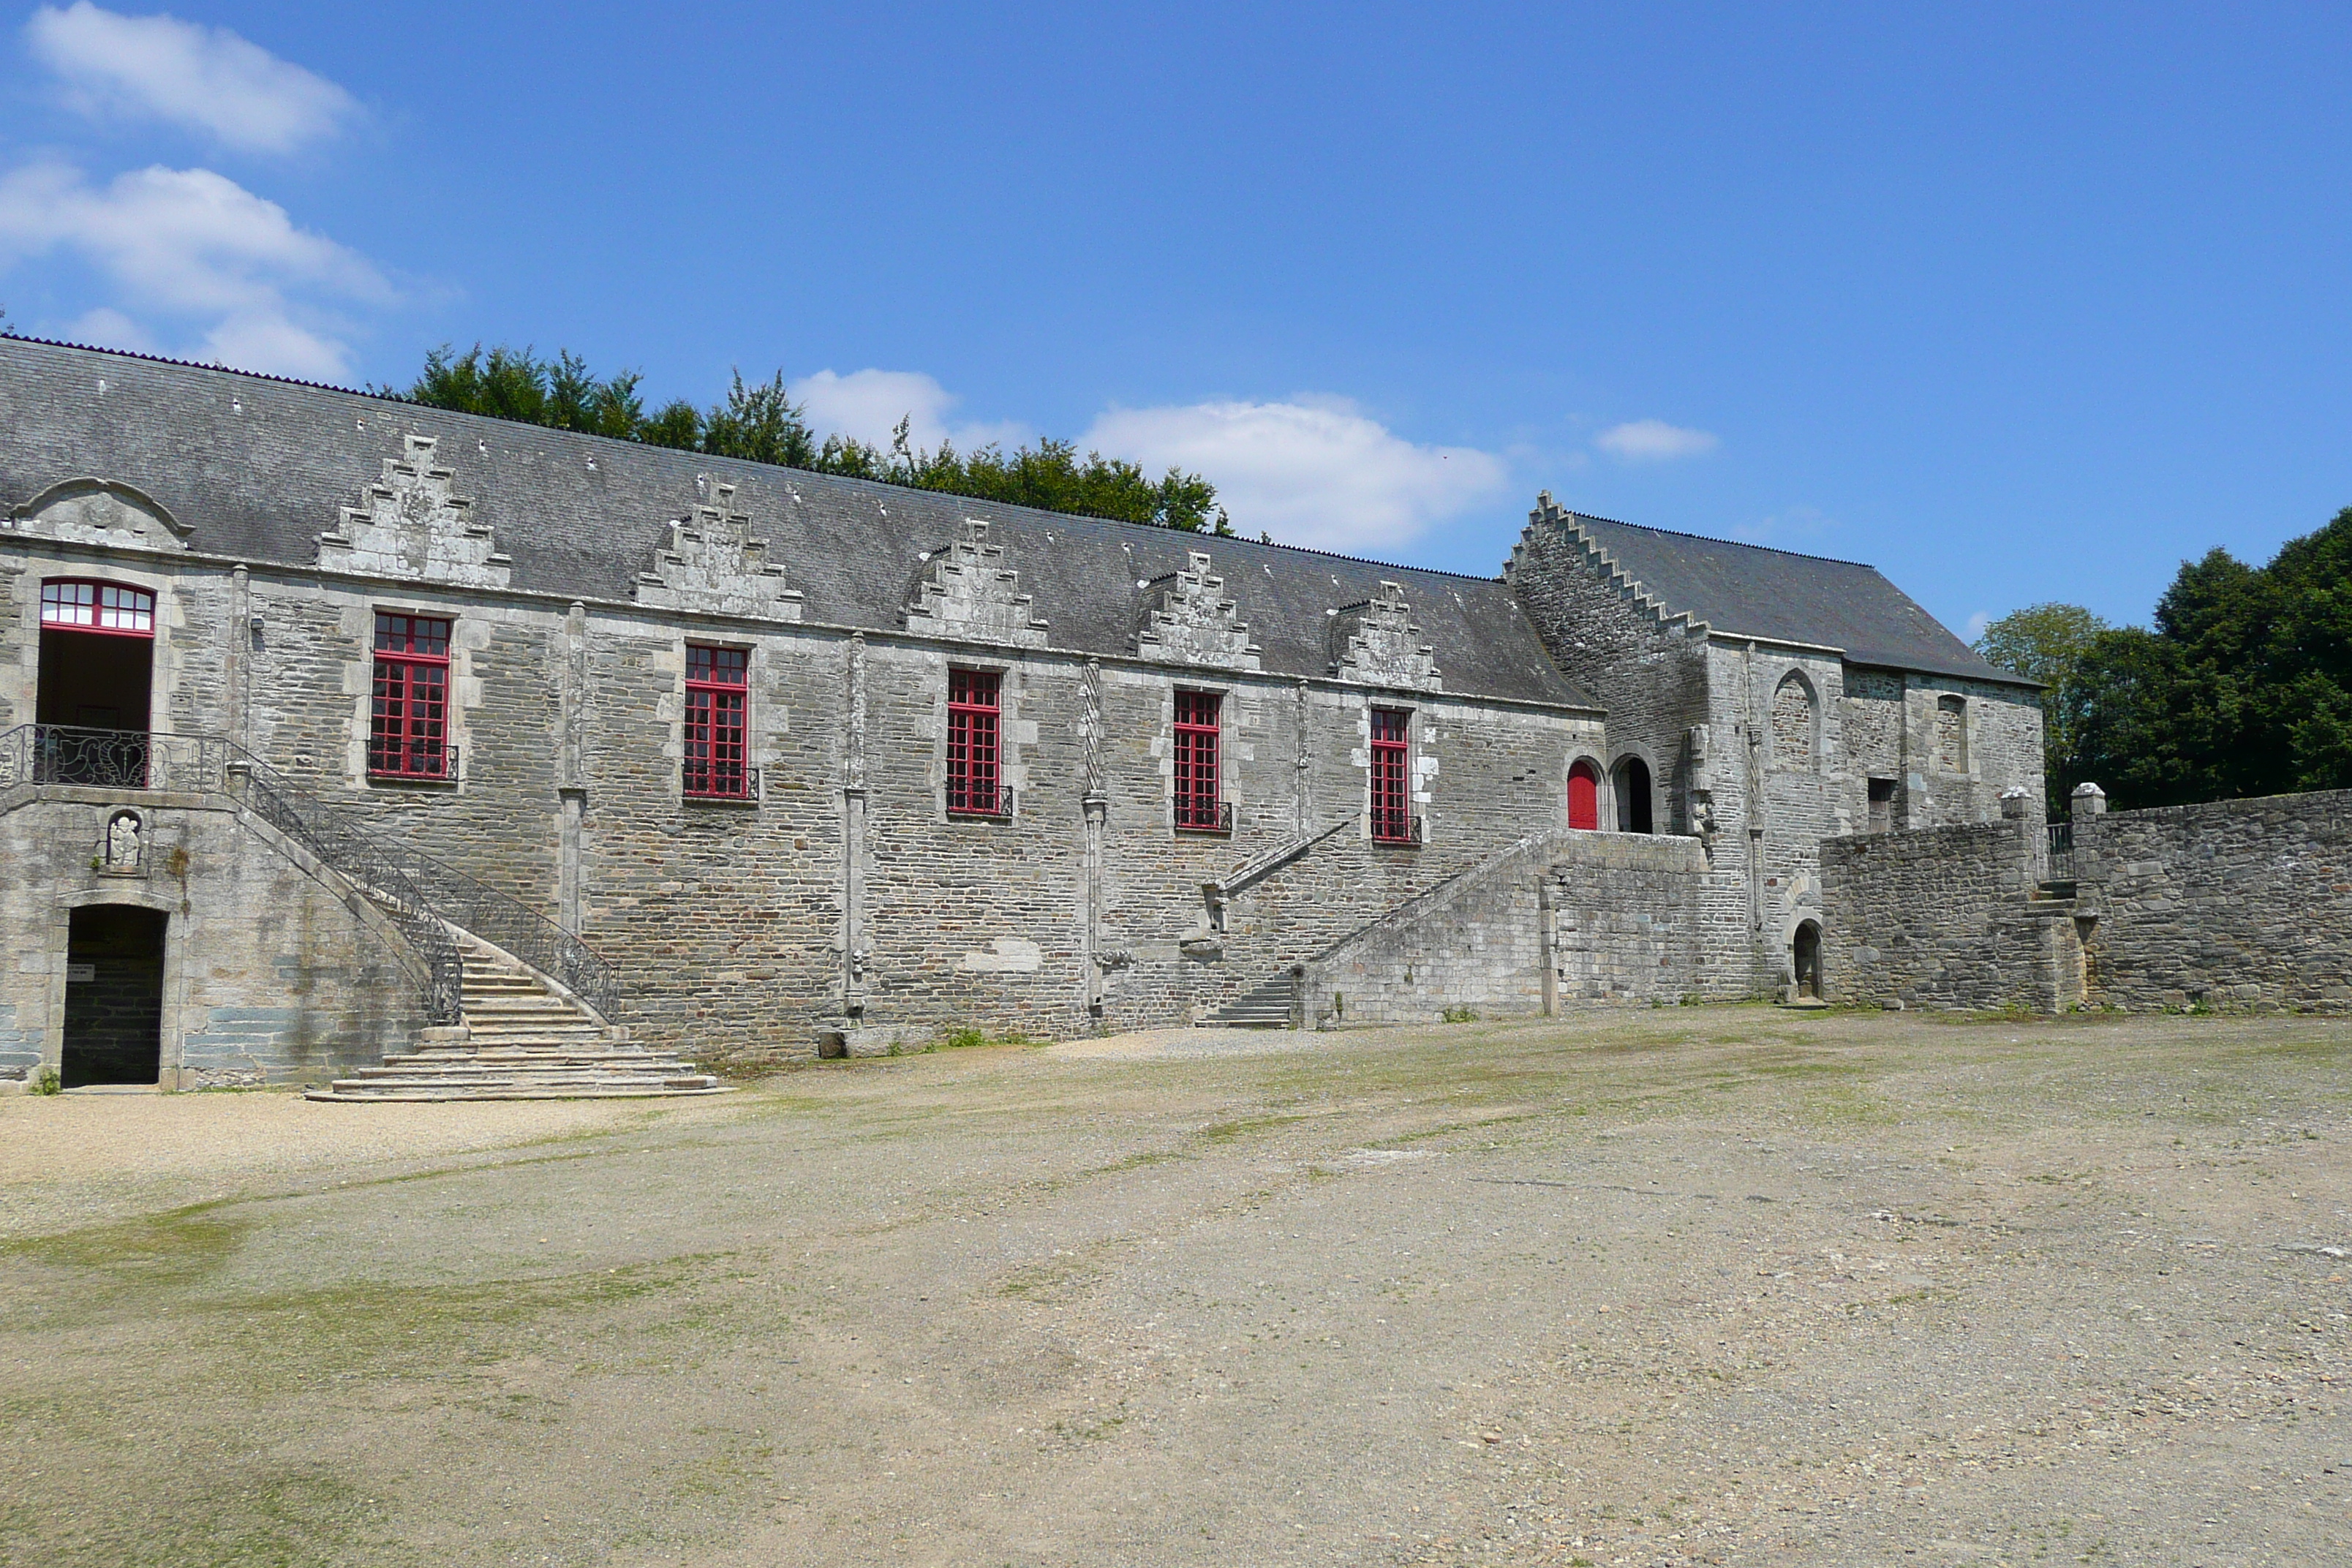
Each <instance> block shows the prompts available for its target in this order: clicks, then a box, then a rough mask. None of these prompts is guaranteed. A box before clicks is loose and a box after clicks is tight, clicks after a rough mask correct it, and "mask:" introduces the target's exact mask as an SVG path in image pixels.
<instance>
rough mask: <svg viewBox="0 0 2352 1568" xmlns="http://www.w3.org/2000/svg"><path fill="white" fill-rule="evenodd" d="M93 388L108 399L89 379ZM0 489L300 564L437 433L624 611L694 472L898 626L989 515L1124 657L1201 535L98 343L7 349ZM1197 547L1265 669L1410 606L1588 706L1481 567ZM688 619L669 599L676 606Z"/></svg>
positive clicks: (590, 590) (591, 591)
mask: <svg viewBox="0 0 2352 1568" xmlns="http://www.w3.org/2000/svg"><path fill="white" fill-rule="evenodd" d="M101 388H102V389H101ZM0 414H5V417H6V419H7V421H8V426H9V431H10V439H9V440H8V441H7V442H5V443H0V495H16V496H29V495H33V494H35V493H37V492H38V491H39V490H41V489H44V488H46V487H47V486H49V485H52V484H55V483H56V482H58V480H59V479H63V478H66V477H68V476H70V475H75V474H89V473H99V474H105V475H108V476H110V478H111V479H116V480H118V481H120V482H121V483H124V484H128V485H134V486H137V487H138V488H139V489H141V490H142V491H144V492H145V493H146V494H148V495H150V496H152V497H153V498H154V499H155V500H156V501H157V502H158V504H159V505H160V506H162V507H163V508H164V509H166V510H168V511H169V512H170V514H171V515H172V516H173V517H174V518H176V519H178V520H179V521H180V522H182V523H183V524H185V525H186V526H188V527H189V528H192V529H193V530H194V547H195V548H197V549H200V550H202V551H203V552H205V553H206V554H209V555H215V556H228V557H232V558H238V559H244V560H248V561H256V562H260V561H272V562H281V563H287V564H289V565H309V564H310V563H312V561H313V560H314V559H315V557H316V555H317V550H318V538H319V535H320V532H321V531H325V530H327V529H330V528H331V527H332V526H333V524H334V523H335V521H336V520H337V519H338V518H339V516H340V515H341V510H342V509H343V508H344V507H346V506H349V505H350V504H351V502H352V498H353V496H354V495H355V494H357V493H359V492H360V491H361V490H362V489H363V488H364V487H366V486H367V485H369V484H370V483H371V482H372V481H373V480H375V479H376V476H378V475H379V474H380V473H381V472H382V471H383V465H384V463H385V461H386V460H387V459H392V460H407V452H408V448H407V445H406V442H407V439H408V438H409V437H425V438H429V439H431V440H432V441H433V442H434V443H435V450H434V461H435V462H436V463H437V464H439V465H440V466H442V467H444V468H450V469H454V470H455V471H456V472H457V485H458V487H459V489H461V490H462V493H463V495H464V497H465V498H466V499H467V500H468V501H469V502H470V506H469V508H468V517H469V520H470V521H471V522H473V523H476V524H479V525H481V526H485V527H487V528H488V529H489V530H490V531H491V533H492V534H493V535H494V536H495V539H496V542H497V546H498V549H499V551H500V552H503V553H504V554H506V555H507V556H509V558H510V560H511V572H510V574H509V585H510V586H512V587H514V588H517V589H523V590H529V591H531V592H535V593H542V594H549V595H560V596H562V597H566V598H579V599H588V600H605V601H618V602H621V603H624V604H626V603H632V602H635V596H636V590H637V587H638V579H639V576H640V574H643V573H644V572H645V570H646V563H647V562H649V561H651V560H652V559H653V558H654V556H655V552H656V551H657V550H659V549H662V548H664V547H666V546H667V544H668V543H669V542H670V534H669V528H670V522H669V520H671V519H675V518H676V517H677V515H678V498H679V497H681V496H691V495H696V494H698V493H700V492H698V490H697V489H696V481H697V480H698V479H700V480H702V481H704V483H706V484H709V485H718V484H727V485H732V486H733V487H734V489H735V501H734V505H735V507H736V508H737V510H739V511H740V512H741V513H743V514H746V515H749V516H751V517H752V518H755V519H757V520H759V526H760V529H761V532H762V533H763V534H764V535H765V536H766V539H767V541H768V543H769V548H770V551H771V552H772V555H773V556H774V557H775V558H777V559H781V560H783V561H788V562H790V563H792V564H791V575H792V584H793V587H794V588H795V589H797V590H798V591H799V592H801V593H802V594H803V595H804V597H803V600H802V618H803V620H805V621H809V622H814V623H819V624H824V625H829V626H855V627H860V628H863V629H866V630H868V631H875V632H886V631H896V630H898V629H899V627H900V624H901V623H900V619H899V617H900V613H901V612H902V611H903V610H904V609H905V608H906V606H907V604H908V584H909V577H910V574H915V573H919V571H920V570H921V568H922V567H923V566H924V565H926V564H928V563H921V562H919V559H918V557H919V554H920V552H923V551H926V550H930V551H936V550H937V549H938V548H939V546H940V543H941V542H942V541H953V540H956V539H958V538H960V537H961V529H962V525H963V523H964V521H965V520H966V519H967V518H972V519H978V520H980V521H985V522H987V523H988V525H989V539H990V542H992V543H995V544H998V545H1000V546H1002V547H1003V549H1004V551H1005V554H1006V558H1007V559H1008V560H1009V561H1012V562H1013V563H1017V565H1018V568H1019V570H1020V573H1021V591H1022V592H1023V593H1025V594H1027V595H1030V597H1031V599H1032V601H1033V604H1034V610H1035V613H1036V616H1037V617H1038V618H1040V619H1043V620H1045V621H1046V622H1047V623H1048V626H1049V628H1050V640H1051V643H1052V646H1054V647H1062V648H1069V649H1072V650H1075V651H1078V652H1086V653H1096V654H1100V655H1103V656H1105V657H1118V658H1132V657H1134V647H1135V645H1134V641H1133V638H1134V636H1135V632H1136V595H1137V593H1138V589H1137V588H1136V584H1137V583H1138V582H1143V583H1147V584H1148V583H1150V582H1151V581H1153V580H1155V579H1158V578H1160V577H1164V576H1168V575H1170V574H1174V573H1179V572H1181V571H1183V570H1185V569H1186V568H1187V566H1188V564H1189V556H1190V552H1192V551H1193V550H1197V549H1200V548H1202V546H1203V545H1204V544H1207V543H1211V542H1210V541H1207V540H1204V539H1203V538H1202V536H1200V535H1197V534H1188V533H1181V532H1178V531H1174V530H1171V529H1162V528H1152V527H1149V526H1146V525H1143V524H1138V523H1122V522H1112V521H1105V520H1103V519H1099V518H1087V517H1074V516H1068V515H1065V514H1063V513H1059V512H1046V511H1035V510H1030V509H1028V508H1024V507H1011V506H999V505H996V504H994V503H992V502H985V501H980V500H972V499H971V498H969V497H964V496H950V495H941V494H936V493H933V492H929V491H923V490H908V489H898V488H897V487H895V486H890V485H878V484H872V483H868V482H866V481H864V480H859V479H837V478H834V477H832V476H830V475H824V474H814V473H808V472H805V471H803V470H801V469H795V468H772V467H769V466H767V465H764V464H759V463H744V462H737V461H734V460H732V459H729V458H711V457H706V456H704V455H702V454H699V453H695V452H677V451H671V450H668V449H667V448H663V447H644V446H639V445H636V444H635V443H633V442H626V441H614V440H609V439H606V438H604V437H593V436H580V435H574V434H572V433H570V432H568V431H562V430H549V429H543V428H541V427H540V426H531V425H519V424H515V423H512V422H510V421H507V420H501V419H490V418H485V417H482V416H476V415H467V414H451V413H448V412H446V411H444V410H441V409H437V408H425V407H421V406H418V405H414V404H410V403H405V402H403V401H401V400H399V399H397V398H389V397H379V396H372V395H368V394H364V393H356V392H345V391H338V390H336V389H333V388H331V387H322V386H312V385H308V384H302V383H299V382H290V381H282V380H278V379H274V378H271V377H268V376H261V375H254V374H247V373H243V372H238V371H228V370H220V369H215V368H212V367H208V366H202V365H188V364H178V363H171V362H168V361H162V360H155V359H150V358H146V357H143V356H141V355H137V354H131V353H121V352H118V351H114V350H106V349H89V348H78V347H73V346H69V345H61V344H55V343H44V342H35V341H32V340H30V339H25V338H0ZM1212 547H1213V549H1214V551H1215V552H1216V559H1217V564H1218V566H1219V568H1220V570H1221V573H1222V574H1223V578H1224V581H1225V594H1226V595H1227V596H1229V597H1232V598H1234V600H1236V601H1237V602H1238V603H1240V604H1242V605H1247V606H1248V607H1249V616H1248V624H1249V632H1250V636H1251V637H1252V638H1253V639H1254V640H1255V643H1256V644H1257V645H1258V647H1260V649H1261V650H1262V654H1261V663H1262V667H1263V668H1265V670H1266V671H1268V672H1269V673H1277V674H1285V675H1293V676H1318V677H1320V676H1323V675H1325V674H1326V672H1327V669H1328V665H1329V663H1330V658H1331V655H1330V649H1329V620H1330V616H1328V615H1327V614H1326V612H1327V611H1329V610H1333V609H1336V608H1338V607H1339V606H1340V605H1353V604H1360V603H1362V602H1365V601H1368V600H1370V599H1371V598H1373V597H1375V596H1376V595H1378V593H1379V591H1380V584H1381V582H1382V581H1383V580H1387V581H1393V582H1396V583H1399V584H1402V585H1403V587H1404V589H1405V591H1406V592H1407V593H1408V594H1409V595H1411V598H1412V607H1413V619H1414V621H1415V622H1416V623H1417V624H1418V625H1419V626H1421V628H1422V636H1423V640H1425V641H1426V642H1428V643H1429V644H1430V645H1431V647H1433V657H1434V658H1435V661H1436V663H1437V664H1438V666H1439V667H1440V668H1443V669H1444V671H1445V680H1446V686H1447V688H1448V689H1450V690H1452V691H1454V692H1456V693H1460V694H1464V695H1475V696H1485V697H1494V698H1501V699H1506V700H1520V701H1529V702H1538V703H1546V704H1553V705H1558V706H1562V707H1570V708H1579V709H1585V710H1597V704H1595V703H1594V701H1593V700H1592V699H1591V697H1590V696H1588V695H1587V694H1585V693H1584V692H1582V691H1580V689H1578V688H1577V687H1576V686H1575V685H1574V684H1573V683H1571V682H1570V680H1569V679H1567V678H1566V677H1565V676H1563V675H1562V674H1561V673H1560V671H1559V668H1558V667H1557V666H1556V665H1554V664H1553V663H1552V661H1551V658H1550V656H1549V654H1548V653H1547V652H1546V651H1545V650H1544V647H1543V644H1542V642H1541V640H1540V639H1539V638H1538V637H1537V635H1536V632H1535V628H1534V627H1533V626H1530V625H1528V621H1527V617H1526V616H1525V615H1524V614H1523V613H1522V612H1521V610H1520V608H1519V605H1518V602H1517V597H1516V596H1515V595H1513V594H1512V592H1511V590H1510V588H1509V587H1508V585H1507V584H1504V583H1503V582H1501V581H1499V580H1496V579H1490V578H1477V577H1463V576H1458V575H1455V574H1450V573H1444V572H1430V571H1422V570H1418V569H1415V568H1412V567H1400V566H1391V565H1383V564H1381V563H1377V562H1369V561H1356V560H1351V559H1349V558H1347V557H1344V556H1337V555H1326V554H1323V553H1320V552H1316V551H1311V550H1301V549H1297V548H1293V547H1289V546H1285V545H1269V544H1262V543H1258V542H1255V541H1251V540H1245V539H1222V538H1221V539H1216V540H1214V541H1213V545H1212ZM682 613H683V612H682Z"/></svg>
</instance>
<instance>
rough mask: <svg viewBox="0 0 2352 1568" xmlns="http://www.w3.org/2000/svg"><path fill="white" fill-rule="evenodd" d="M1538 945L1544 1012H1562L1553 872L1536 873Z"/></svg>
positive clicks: (1550, 1013)
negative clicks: (1541, 968)
mask: <svg viewBox="0 0 2352 1568" xmlns="http://www.w3.org/2000/svg"><path fill="white" fill-rule="evenodd" d="M1536 949H1537V956H1538V958H1539V959H1540V960H1541V961H1542V963H1543V1011H1544V1016H1545V1017H1547V1018H1553V1017H1557V1016H1559V911H1558V910H1555V909H1553V908H1552V901H1551V876H1550V873H1549V872H1548V871H1538V872H1537V873H1536Z"/></svg>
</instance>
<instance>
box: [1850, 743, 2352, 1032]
mask: <svg viewBox="0 0 2352 1568" xmlns="http://www.w3.org/2000/svg"><path fill="white" fill-rule="evenodd" d="M2102 804H2103V800H2102V797H2100V796H2099V795H2098V794H2097V792H2096V791H2095V789H2091V790H2086V791H2085V792H2084V793H2082V794H2080V795H2078V796H2077V799H2076V810H2075V814H2074V825H2073V831H2074V877H2073V882H2074V897H2072V898H2064V897H2058V896H2053V895H2054V894H2058V893H2063V891H2064V890H2065V889H2064V885H2063V884H2054V885H2052V886H2049V887H2041V886H2040V884H2039V883H2038V880H2037V879H2040V878H2042V876H2044V875H2045V871H2046V867H2045V863H2044V857H2043V854H2042V843H2041V840H2040V838H2039V834H2040V832H2041V827H2040V825H2039V824H2036V823H2033V822H2032V821H2030V820H2026V819H2024V818H2022V817H2012V818H2009V819H2005V820H2003V821H2001V822H1999V823H1990V824H1985V825H1982V826H1960V827H1939V828H1932V829H1928V830H1925V831H1921V832H1914V833H1889V834H1875V835H1868V836H1863V837H1850V838H1832V839H1829V840H1827V841H1825V842H1824V843H1823V844H1822V926H1823V930H1822V994H1823V995H1824V996H1825V997H1826V998H1828V999H1829V1000H1831V1001H1836V1002H1863V1003H1867V1002H1881V1003H1884V1002H1888V1001H1895V1000H1900V1001H1902V1002H1904V1003H1905V1004H1906V1005H1920V1006H1928V1007H1952V1008H2001V1007H2027V1008H2031V1009H2033V1010H2035V1011H2041V1012H2048V1011H2053V1010H2056V1009H2061V1008H2065V1007H2071V1006H2073V1005H2075V1004H2076V1003H2078V1002H2080V1003H2086V1004H2088V1005H2093V1006H2107V1007H2122V1008H2126V1009H2127V1010H2131V1011H2142V1010H2153V1009H2158V1008H2164V1007H2181V1008H2186V1007H2194V1006H2208V1007H2215V1008H2228V1009H2247V1008H2293V1009H2305V1010H2325V1011H2341V1010H2352V791H2347V790H2330V791H2323V792H2318V793H2314V794H2310V795H2270V796H2265V797H2262V798H2258V799H2252V800H2224V801H2213V802H2210V803H2207V804H2205V805H2180V806H2165V807H2160V808H2157V809H2154V810H2148V811H2118V812H2106V811H2103V810H2101V809H2100V806H2101V805H2102ZM2037 889H2039V896H2037Z"/></svg>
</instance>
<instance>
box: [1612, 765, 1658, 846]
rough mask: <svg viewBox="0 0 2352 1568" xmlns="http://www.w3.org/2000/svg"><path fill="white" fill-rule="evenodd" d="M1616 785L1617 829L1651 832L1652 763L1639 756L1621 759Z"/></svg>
mask: <svg viewBox="0 0 2352 1568" xmlns="http://www.w3.org/2000/svg"><path fill="white" fill-rule="evenodd" d="M1616 785H1617V831H1618V832H1620V833H1647V832H1650V831H1651V827H1650V764H1649V763H1645V762H1643V760H1642V759H1641V758H1639V757H1623V758H1621V759H1619V761H1618V763H1617V773H1616Z"/></svg>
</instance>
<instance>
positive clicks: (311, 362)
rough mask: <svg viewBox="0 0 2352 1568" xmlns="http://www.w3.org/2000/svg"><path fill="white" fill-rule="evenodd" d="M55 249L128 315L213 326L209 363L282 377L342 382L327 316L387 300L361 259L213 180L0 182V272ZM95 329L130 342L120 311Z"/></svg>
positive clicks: (62, 167) (341, 354)
mask: <svg viewBox="0 0 2352 1568" xmlns="http://www.w3.org/2000/svg"><path fill="white" fill-rule="evenodd" d="M55 250H66V251H70V252H74V253H76V254H78V255H79V257H80V258H83V259H84V260H85V261H87V262H89V264H91V265H92V266H93V267H94V268H95V269H96V270H97V271H98V272H100V274H102V275H104V276H106V277H107V278H109V279H111V280H112V281H113V282H114V284H115V285H116V286H117V287H118V288H119V289H121V290H122V292H123V294H124V296H125V302H126V303H128V304H130V305H132V306H134V307H138V308H142V309H144V310H150V311H160V312H162V313H164V314H166V315H172V316H178V317H199V318H206V319H208V320H207V326H206V330H205V331H206V335H205V339H204V342H205V353H207V355H208V356H211V357H217V358H220V359H223V360H227V361H230V362H231V363H237V364H239V365H240V366H242V367H243V368H245V369H247V370H262V371H272V372H276V373H278V374H287V375H300V376H309V377H315V378H319V379H324V380H332V379H337V378H340V377H341V376H343V375H345V374H347V363H346V354H345V350H344V348H343V345H342V343H341V342H340V341H338V339H337V338H336V337H335V336H334V332H335V331H336V323H335V321H334V320H333V318H332V316H331V306H332V305H334V304H339V303H343V302H356V303H362V304H373V305H383V304H389V303H391V302H392V301H393V300H394V298H395V294H394V289H393V288H392V285H391V284H390V283H388V282H387V281H386V280H385V279H384V278H383V274H382V273H380V272H379V271H377V270H376V268H375V267H374V266H373V264H372V263H370V262H369V261H368V260H367V258H364V257H362V256H361V255H359V254H358V253H356V252H354V251H352V250H350V249H347V248H346V247H343V246H341V245H338V244H336V243H335V242H334V241H333V240H331V239H329V238H327V237H325V236H323V235H320V234H314V233H312V232H310V230H308V229H304V228H300V227H298V226H296V225H295V224H294V222H293V220H292V219H291V218H289V217H288V216H287V215H286V209H285V208H283V207H281V206H279V205H277V204H276V203H275V202H270V201H265V200H264V199H262V198H261V197H259V196H257V195H254V194H253V193H252V192H250V191H248V190H247V189H245V188H244V187H243V186H242V185H239V184H236V182H235V181H233V180H229V179H226V178H224V177H223V176H221V175H219V174H214V173H213V172H212V171H211V170H209V169H166V168H162V167H152V168H146V169H137V170H132V171H131V172H130V173H128V174H120V175H118V176H116V177H115V179H114V180H113V181H112V182H110V184H107V185H105V186H104V187H103V188H100V187H97V186H93V185H91V184H89V183H87V182H86V181H85V180H84V179H83V177H82V174H81V172H80V171H79V170H78V169H74V168H72V167H70V166H68V165H66V164H63V163H31V164H27V165H26V166H25V167H23V168H20V169H17V170H16V171H15V172H14V173H12V174H8V175H7V176H6V177H5V178H0V265H5V264H8V263H13V262H16V261H19V260H22V259H25V258H30V257H36V256H40V255H44V254H47V253H48V252H50V251H55ZM83 319H84V320H85V321H89V320H91V318H89V317H85V318H83ZM102 324H105V325H109V326H110V327H111V328H112V329H113V330H114V331H116V332H117V333H118V335H119V333H120V330H121V327H122V326H124V325H130V326H131V327H132V330H134V331H135V330H137V329H136V324H135V323H132V322H131V321H130V318H128V317H126V316H122V315H121V312H119V311H115V312H111V313H110V321H107V322H104V323H102Z"/></svg>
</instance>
